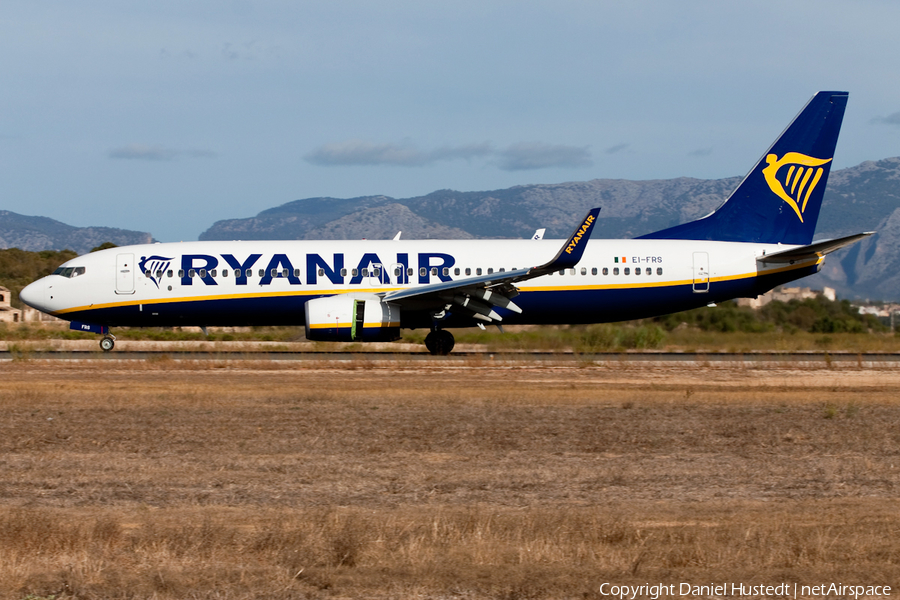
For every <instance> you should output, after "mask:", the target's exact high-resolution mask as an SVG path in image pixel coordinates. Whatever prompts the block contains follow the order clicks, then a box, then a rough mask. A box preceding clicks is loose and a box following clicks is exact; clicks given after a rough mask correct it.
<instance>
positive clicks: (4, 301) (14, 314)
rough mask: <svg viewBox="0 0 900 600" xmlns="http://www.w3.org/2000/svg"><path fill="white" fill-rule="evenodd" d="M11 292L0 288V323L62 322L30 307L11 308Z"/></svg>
mask: <svg viewBox="0 0 900 600" xmlns="http://www.w3.org/2000/svg"><path fill="white" fill-rule="evenodd" d="M11 300H12V292H11V291H9V289H7V288H5V287H3V286H0V323H38V322H40V323H54V322H57V321H62V319H58V318H56V317H54V316H52V315H48V314H46V313H42V312H41V311H39V310H35V309H33V308H31V307H30V306H26V307H25V308H13V306H12V304H10V302H11Z"/></svg>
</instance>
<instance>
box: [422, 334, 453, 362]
mask: <svg viewBox="0 0 900 600" xmlns="http://www.w3.org/2000/svg"><path fill="white" fill-rule="evenodd" d="M454 345H456V340H455V339H453V334H452V333H450V332H449V331H446V330H444V329H437V330H435V331H432V332H431V333H429V334H428V335H426V336H425V347H426V348H428V351H429V352H430V353H431V354H433V355H434V356H447V355H448V354H450V352H451V351H452V350H453V346H454Z"/></svg>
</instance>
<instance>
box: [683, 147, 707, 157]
mask: <svg viewBox="0 0 900 600" xmlns="http://www.w3.org/2000/svg"><path fill="white" fill-rule="evenodd" d="M712 153H713V149H712V146H710V147H709V148H697V149H696V150H692V151H691V152H688V156H693V157H695V158H703V157H704V156H709V155H710V154H712Z"/></svg>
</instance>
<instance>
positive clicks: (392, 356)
mask: <svg viewBox="0 0 900 600" xmlns="http://www.w3.org/2000/svg"><path fill="white" fill-rule="evenodd" d="M163 357H164V358H166V359H168V360H191V361H207V360H227V361H236V360H242V361H354V360H368V361H429V362H435V363H445V364H454V363H459V362H471V361H473V360H474V361H478V360H486V361H491V360H500V361H516V362H536V363H546V362H556V363H567V362H571V363H576V364H577V363H581V364H583V363H587V362H616V361H618V362H661V363H679V362H696V363H710V362H750V363H791V364H793V363H798V364H799V363H831V362H837V363H841V364H844V365H847V364H848V363H856V364H857V365H863V364H864V363H879V364H881V365H882V366H887V364H889V363H900V353H896V352H862V353H860V352H850V351H824V350H823V351H807V352H775V351H755V352H719V351H709V352H707V351H691V352H672V351H657V350H645V351H636V350H629V351H621V352H591V353H583V352H574V351H571V350H568V351H559V350H556V351H547V350H502V351H498V350H495V349H491V348H489V347H487V346H480V345H476V344H460V345H458V346H457V348H456V349H455V350H454V351H453V352H452V353H451V354H450V355H449V356H432V355H430V354H429V353H428V352H427V351H426V350H425V348H424V346H421V345H418V344H402V343H401V344H367V345H360V344H314V343H307V342H299V343H280V342H193V341H188V342H153V341H127V340H123V341H120V342H117V344H116V348H115V349H114V350H113V351H112V352H103V351H101V350H100V349H99V347H98V345H97V344H96V343H95V342H93V341H86V340H47V341H28V342H0V361H10V360H22V359H35V360H53V361H71V360H97V361H141V360H153V359H160V358H163Z"/></svg>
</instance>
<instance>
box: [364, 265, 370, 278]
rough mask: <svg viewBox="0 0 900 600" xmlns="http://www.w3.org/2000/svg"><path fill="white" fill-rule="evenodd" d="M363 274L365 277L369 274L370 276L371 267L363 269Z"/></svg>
mask: <svg viewBox="0 0 900 600" xmlns="http://www.w3.org/2000/svg"><path fill="white" fill-rule="evenodd" d="M362 276H363V277H368V276H369V269H368V267H367V268H365V269H363V270H362Z"/></svg>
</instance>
